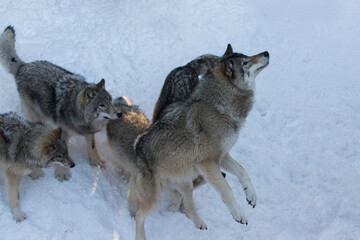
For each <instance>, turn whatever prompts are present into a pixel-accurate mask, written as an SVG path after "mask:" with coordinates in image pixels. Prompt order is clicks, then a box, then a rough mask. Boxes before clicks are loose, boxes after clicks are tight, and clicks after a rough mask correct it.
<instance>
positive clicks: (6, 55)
mask: <svg viewBox="0 0 360 240" xmlns="http://www.w3.org/2000/svg"><path fill="white" fill-rule="evenodd" d="M0 62H1V64H2V65H3V66H4V67H5V69H6V70H7V71H8V72H9V73H11V74H13V75H14V76H15V75H16V74H17V71H18V70H19V67H20V66H21V65H22V64H23V61H21V59H20V58H19V57H18V55H17V54H16V51H15V29H14V28H13V27H12V26H8V27H7V28H6V29H5V30H4V33H3V34H2V36H1V38H0Z"/></svg>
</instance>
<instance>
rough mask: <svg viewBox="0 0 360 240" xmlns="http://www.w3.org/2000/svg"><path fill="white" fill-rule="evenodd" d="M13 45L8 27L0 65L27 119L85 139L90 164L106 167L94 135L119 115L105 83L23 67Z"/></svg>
mask: <svg viewBox="0 0 360 240" xmlns="http://www.w3.org/2000/svg"><path fill="white" fill-rule="evenodd" d="M14 45H15V31H14V29H13V28H12V27H10V26H9V27H8V28H6V29H5V31H4V33H3V34H2V35H1V37H0V61H1V63H2V65H3V66H4V68H6V69H7V70H8V71H9V72H10V73H12V74H13V75H14V76H15V80H16V85H17V89H18V92H19V96H20V98H21V104H22V110H23V113H24V115H25V116H27V117H28V118H29V119H30V120H32V121H34V122H35V121H41V122H49V123H51V124H54V125H57V126H59V127H61V128H62V129H63V130H64V131H65V135H66V137H67V138H69V137H70V136H71V135H74V134H76V135H82V136H84V137H85V138H86V142H87V145H88V154H89V161H90V163H91V164H93V165H100V166H103V165H104V161H103V160H102V159H101V158H100V156H99V155H98V152H97V150H96V148H95V139H94V133H96V132H98V131H100V130H101V129H103V128H104V127H105V125H106V123H107V121H108V120H109V119H116V118H117V114H118V110H117V109H116V108H115V107H114V106H113V104H112V99H111V95H110V94H109V93H108V92H107V91H106V90H105V81H104V80H101V81H100V82H99V83H98V84H90V83H87V82H86V81H85V78H84V77H82V76H80V75H78V74H74V73H71V72H69V71H67V70H65V69H63V68H61V67H59V66H57V65H54V64H52V63H50V62H47V61H35V62H31V63H24V62H22V61H21V60H20V59H19V57H18V56H17V54H16V51H15V48H14V47H15V46H14ZM13 59H15V62H13V61H12V60H13ZM67 141H68V139H67ZM56 175H57V177H58V179H59V180H67V179H68V178H69V176H70V175H69V173H68V171H67V170H64V169H63V170H61V171H60V170H57V171H56Z"/></svg>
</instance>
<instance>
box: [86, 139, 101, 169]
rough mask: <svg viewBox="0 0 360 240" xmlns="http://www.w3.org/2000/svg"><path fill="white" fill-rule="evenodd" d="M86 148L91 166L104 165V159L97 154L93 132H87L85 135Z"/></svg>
mask: <svg viewBox="0 0 360 240" xmlns="http://www.w3.org/2000/svg"><path fill="white" fill-rule="evenodd" d="M85 140H86V144H87V148H88V156H89V162H90V165H92V166H100V167H104V166H105V161H104V160H103V159H102V158H101V157H100V156H99V153H98V151H97V149H96V144H95V136H94V134H88V135H86V136H85Z"/></svg>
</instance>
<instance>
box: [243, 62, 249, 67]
mask: <svg viewBox="0 0 360 240" xmlns="http://www.w3.org/2000/svg"><path fill="white" fill-rule="evenodd" d="M248 63H249V62H242V63H241V65H242V66H243V67H246V66H247V65H248Z"/></svg>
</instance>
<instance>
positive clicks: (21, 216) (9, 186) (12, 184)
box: [5, 170, 26, 222]
mask: <svg viewBox="0 0 360 240" xmlns="http://www.w3.org/2000/svg"><path fill="white" fill-rule="evenodd" d="M5 175H6V191H7V197H8V202H9V206H10V209H11V213H12V215H13V218H14V220H15V221H16V222H21V221H23V220H25V219H26V214H25V213H23V212H22V211H21V210H20V207H19V185H20V180H21V176H18V175H16V174H14V173H12V172H11V171H9V170H7V171H6V173H5Z"/></svg>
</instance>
